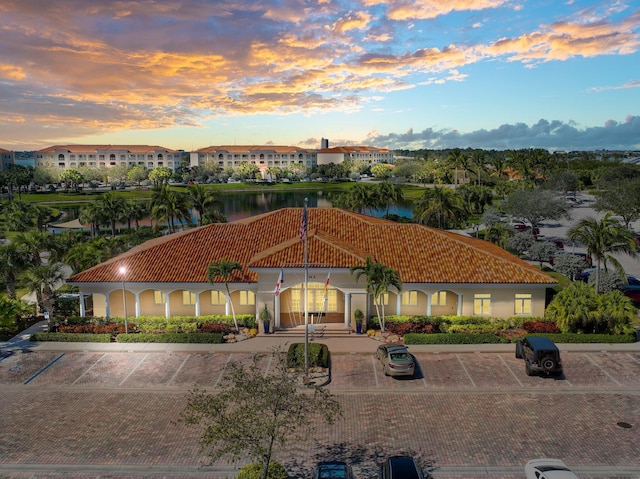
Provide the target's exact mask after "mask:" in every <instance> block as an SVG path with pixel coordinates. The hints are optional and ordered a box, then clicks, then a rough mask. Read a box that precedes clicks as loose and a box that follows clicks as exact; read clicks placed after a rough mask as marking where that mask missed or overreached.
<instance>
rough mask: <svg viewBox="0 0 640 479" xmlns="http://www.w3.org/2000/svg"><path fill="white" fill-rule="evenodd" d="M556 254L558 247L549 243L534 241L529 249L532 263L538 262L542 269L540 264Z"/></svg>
mask: <svg viewBox="0 0 640 479" xmlns="http://www.w3.org/2000/svg"><path fill="white" fill-rule="evenodd" d="M557 252H558V247H557V246H556V245H555V244H553V243H551V242H550V241H536V242H534V243H533V244H532V245H531V248H529V257H530V258H531V259H532V260H533V261H538V262H539V263H540V268H542V263H544V262H545V261H549V260H550V259H551V258H553V257H554V256H555V255H556V253H557Z"/></svg>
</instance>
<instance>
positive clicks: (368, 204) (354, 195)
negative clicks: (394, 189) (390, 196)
mask: <svg viewBox="0 0 640 479" xmlns="http://www.w3.org/2000/svg"><path fill="white" fill-rule="evenodd" d="M349 197H350V200H351V205H352V206H353V209H354V210H355V211H357V212H358V213H364V212H366V210H367V209H372V208H376V207H377V206H378V198H377V195H376V190H375V187H374V186H372V185H365V184H363V183H356V184H355V185H354V187H353V188H352V189H351V191H350V192H349Z"/></svg>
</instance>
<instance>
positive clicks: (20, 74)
mask: <svg viewBox="0 0 640 479" xmlns="http://www.w3.org/2000/svg"><path fill="white" fill-rule="evenodd" d="M26 77H27V74H26V73H25V71H24V70H23V69H22V68H21V67H19V66H17V65H3V64H0V78H2V79H4V80H24V79H25V78H26Z"/></svg>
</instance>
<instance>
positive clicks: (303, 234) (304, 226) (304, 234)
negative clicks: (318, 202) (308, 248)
mask: <svg viewBox="0 0 640 479" xmlns="http://www.w3.org/2000/svg"><path fill="white" fill-rule="evenodd" d="M306 239H307V208H306V206H305V208H304V211H303V212H302V224H301V225H300V241H304V240H306Z"/></svg>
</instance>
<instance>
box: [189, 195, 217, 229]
mask: <svg viewBox="0 0 640 479" xmlns="http://www.w3.org/2000/svg"><path fill="white" fill-rule="evenodd" d="M187 197H188V199H189V203H190V204H191V207H192V208H193V209H194V210H196V211H197V212H198V226H202V218H203V217H204V215H205V213H207V212H208V211H209V210H211V209H212V208H213V205H214V204H215V202H216V201H217V199H218V195H217V193H216V192H215V191H214V190H212V189H211V188H205V187H204V186H202V185H189V186H187Z"/></svg>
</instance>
